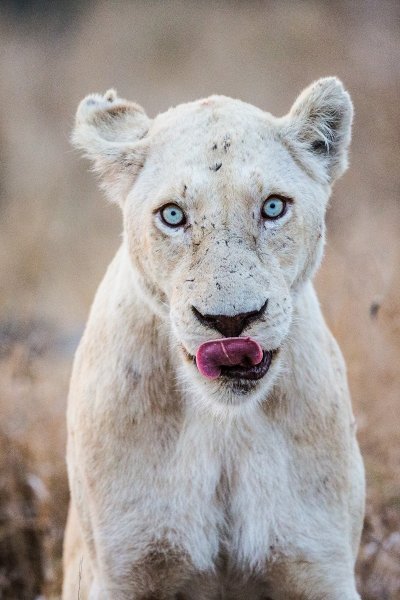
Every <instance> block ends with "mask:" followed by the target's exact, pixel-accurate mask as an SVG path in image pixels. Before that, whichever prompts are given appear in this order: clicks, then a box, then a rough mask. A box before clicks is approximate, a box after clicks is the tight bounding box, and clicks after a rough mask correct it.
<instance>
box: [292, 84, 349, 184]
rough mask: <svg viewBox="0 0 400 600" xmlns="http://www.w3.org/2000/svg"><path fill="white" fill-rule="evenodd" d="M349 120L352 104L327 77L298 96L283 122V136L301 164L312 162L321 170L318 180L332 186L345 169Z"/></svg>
mask: <svg viewBox="0 0 400 600" xmlns="http://www.w3.org/2000/svg"><path fill="white" fill-rule="evenodd" d="M352 120H353V104H352V102H351V99H350V96H349V94H348V93H347V92H346V90H345V89H344V87H343V84H342V83H341V81H339V79H337V78H336V77H326V78H324V79H319V80H318V81H316V82H315V83H313V84H312V85H310V86H309V87H308V88H306V89H305V90H304V91H303V92H302V93H301V94H300V96H299V97H298V98H297V100H296V101H295V103H294V105H293V106H292V108H291V110H290V112H289V114H288V115H287V116H286V117H284V118H283V119H282V125H283V128H282V133H283V135H284V136H285V137H286V139H287V140H288V142H289V144H290V143H291V144H292V147H293V149H294V151H295V152H296V151H297V152H299V153H300V155H299V159H300V161H301V159H302V158H304V157H305V158H306V161H307V162H308V158H312V159H314V161H313V162H314V165H315V166H317V168H318V167H322V172H321V170H320V169H319V168H318V171H319V175H320V178H321V179H322V180H325V182H329V183H333V181H334V180H335V179H337V178H338V177H340V176H341V175H342V174H343V173H344V171H345V170H346V168H347V164H348V148H349V144H350V140H351V124H352ZM304 151H305V152H306V155H304ZM301 153H303V156H301ZM315 160H316V161H318V162H317V163H316V162H315Z"/></svg>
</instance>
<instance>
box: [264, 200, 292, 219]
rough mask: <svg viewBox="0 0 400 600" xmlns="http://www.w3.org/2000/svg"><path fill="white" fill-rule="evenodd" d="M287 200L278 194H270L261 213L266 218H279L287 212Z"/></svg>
mask: <svg viewBox="0 0 400 600" xmlns="http://www.w3.org/2000/svg"><path fill="white" fill-rule="evenodd" d="M286 207H287V202H286V200H283V199H282V198H278V196H270V197H269V198H267V199H266V200H265V202H264V204H263V205H262V209H261V214H262V216H263V217H264V219H272V220H273V219H279V218H280V217H283V215H284V214H285V212H286Z"/></svg>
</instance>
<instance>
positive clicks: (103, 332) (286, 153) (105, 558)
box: [63, 78, 364, 600]
mask: <svg viewBox="0 0 400 600" xmlns="http://www.w3.org/2000/svg"><path fill="white" fill-rule="evenodd" d="M351 121H352V104H351V100H350V97H349V95H348V93H347V92H346V91H345V90H344V89H343V86H342V84H341V83H340V81H338V80H337V79H335V78H327V79H321V80H319V81H317V82H316V83H314V84H313V85H312V86H310V87H309V88H308V89H306V90H305V91H304V92H303V93H302V94H301V95H300V97H299V98H298V99H297V101H296V102H295V104H294V106H293V108H292V109H291V111H290V113H289V114H288V115H287V116H285V117H283V118H275V117H273V116H271V115H270V114H268V113H265V112H263V111H262V110H259V109H257V108H255V107H253V106H251V105H249V104H246V103H243V102H240V101H239V100H232V99H230V98H226V97H223V96H211V97H210V98H207V99H205V100H200V101H197V102H190V103H188V104H183V105H180V106H178V107H176V108H172V109H170V110H168V111H167V112H166V113H164V114H161V115H159V116H157V117H156V118H155V119H153V120H151V119H149V118H148V117H147V116H146V114H145V112H144V111H143V109H142V108H141V107H140V106H138V105H136V104H133V103H131V102H127V101H126V100H122V99H120V98H118V97H117V95H116V93H115V92H114V91H113V90H111V91H109V92H107V93H106V94H105V95H104V96H101V95H97V94H93V95H91V96H88V97H87V98H85V99H84V100H83V101H82V103H81V104H80V106H79V108H78V113H77V118H76V127H75V131H74V143H75V144H76V146H78V147H79V148H81V149H83V150H84V151H85V153H86V155H87V156H88V157H89V158H91V159H92V160H93V162H94V169H95V170H96V171H97V172H98V173H99V174H100V175H101V178H102V185H103V187H104V189H105V190H106V192H107V193H108V195H109V196H110V197H111V198H112V199H113V200H115V201H116V202H118V203H119V205H120V207H121V209H122V213H123V219H124V237H123V242H122V245H121V248H120V249H119V251H118V253H117V255H116V257H115V259H114V260H113V262H112V263H111V265H110V267H109V269H108V271H107V273H106V276H105V278H104V280H103V282H102V284H101V285H100V288H99V290H98V292H97V295H96V299H95V301H94V304H93V307H92V310H91V314H90V318H89V322H88V325H87V328H86V331H85V333H84V336H83V339H82V341H81V344H80V346H79V349H78V351H77V355H76V359H75V364H74V369H73V375H72V380H71V391H70V398H69V408H68V471H69V480H70V487H71V498H72V499H71V507H70V514H69V520H68V526H67V532H66V541H65V552H64V567H65V579H64V592H63V597H64V599H65V600H69V599H71V600H72V599H74V600H76V598H78V594H79V597H80V598H81V599H84V598H90V599H91V600H100V599H111V600H122V599H124V600H125V599H126V600H139V599H140V600H151V599H152V600H173V599H174V600H216V599H219V598H224V599H226V600H228V599H229V600H233V599H236V600H241V599H245V598H246V599H249V600H261V599H263V600H266V599H267V598H268V599H273V600H289V599H293V600H295V599H305V600H356V599H357V598H359V595H358V594H357V591H356V586H355V579H354V562H355V557H356V553H357V549H358V545H359V540H360V532H361V527H362V520H363V512H364V474H363V466H362V461H361V457H360V453H359V449H358V445H357V441H356V437H355V426H354V419H353V416H352V410H351V405H350V399H349V393H348V388H347V382H346V373H345V366H344V363H343V359H342V356H341V353H340V351H339V349H338V347H337V345H336V343H335V340H334V339H333V338H332V335H331V334H330V332H329V330H328V329H327V326H326V324H325V322H324V319H323V317H322V315H321V311H320V308H319V305H318V301H317V298H316V295H315V292H314V289H313V286H312V283H311V278H312V276H313V274H314V272H315V270H316V268H317V267H318V264H319V262H320V259H321V255H322V251H323V245H324V237H325V226H324V214H325V209H326V206H327V202H328V198H329V195H330V192H331V186H332V184H333V182H334V181H335V180H336V179H337V178H338V177H339V176H340V175H341V174H342V173H343V172H344V170H345V168H346V166H347V152H348V146H349V142H350V133H351Z"/></svg>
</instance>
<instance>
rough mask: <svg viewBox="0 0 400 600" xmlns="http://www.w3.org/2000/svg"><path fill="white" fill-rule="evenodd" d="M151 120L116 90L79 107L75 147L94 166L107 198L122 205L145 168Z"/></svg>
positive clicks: (84, 102) (74, 131)
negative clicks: (131, 186)
mask: <svg viewBox="0 0 400 600" xmlns="http://www.w3.org/2000/svg"><path fill="white" fill-rule="evenodd" d="M150 123H151V121H150V119H149V118H148V117H147V115H146V113H145V112H144V110H143V108H142V107H141V106H139V105H138V104H135V103H133V102H128V101H127V100H123V99H122V98H118V96H117V94H116V92H115V91H114V90H108V92H106V93H105V94H104V95H101V94H91V95H90V96H86V98H84V99H83V100H82V102H81V103H80V104H79V106H78V110H77V113H76V119H75V127H74V130H73V133H72V143H73V145H74V146H75V147H77V148H79V149H80V150H83V151H84V153H85V156H87V157H88V158H89V159H90V160H91V161H92V162H93V169H94V171H96V172H97V173H99V175H100V176H101V179H102V187H103V188H104V190H105V191H106V192H107V195H108V196H109V197H110V198H111V199H112V200H113V201H116V202H118V203H121V202H122V201H123V198H124V196H125V195H126V193H127V191H128V189H129V187H130V185H132V182H133V180H134V177H135V175H136V174H137V172H138V171H139V169H140V167H141V166H143V163H144V160H145V156H146V150H147V143H146V140H145V136H146V134H147V132H148V130H149V127H150Z"/></svg>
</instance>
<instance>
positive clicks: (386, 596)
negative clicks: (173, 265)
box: [0, 0, 400, 600]
mask: <svg viewBox="0 0 400 600" xmlns="http://www.w3.org/2000/svg"><path fill="white" fill-rule="evenodd" d="M399 23H400V3H399V2H398V1H396V0H393V1H392V2H391V1H386V0H380V1H379V0H375V1H374V0H365V1H361V0H359V1H355V2H353V1H347V2H345V1H336V0H335V1H331V2H324V1H319V2H317V1H315V2H313V1H303V2H290V1H280V2H279V1H275V2H269V1H264V2H263V1H257V2H256V1H248V2H245V1H242V2H239V1H230V2H228V1H225V2H224V1H218V2H207V1H205V0H204V1H202V2H194V1H191V0H171V1H164V2H163V1H156V0H148V1H131V2H127V1H125V2H122V1H121V2H118V1H116V2H105V1H103V2H102V1H95V0H93V1H91V2H85V1H83V0H81V1H78V0H69V1H65V2H63V1H62V0H58V1H56V0H53V1H52V2H45V1H38V0H36V1H34V0H31V1H24V0H18V1H17V0H15V1H13V2H12V1H7V0H3V1H2V2H1V6H0V78H1V79H0V412H1V424H0V598H4V599H18V600H25V599H27V600H28V599H29V600H30V599H34V598H37V597H39V596H42V597H44V598H57V597H58V595H59V592H60V581H61V569H60V558H61V549H62V536H63V528H64V523H65V517H66V510H67V503H68V487H67V482H66V473H65V464H64V448H65V417H64V413H65V404H66V396H67V390H68V378H69V373H70V368H71V362H72V358H73V352H74V349H75V347H76V344H77V342H78V340H79V337H80V335H81V332H82V329H83V326H84V323H85V319H86V316H87V313H88V309H89V307H90V303H91V301H92V298H93V295H94V292H95V290H96V287H97V285H98V283H99V281H100V279H101V277H102V274H103V273H104V271H105V268H106V266H107V264H108V262H109V261H110V259H111V258H112V256H113V254H114V252H115V251H116V249H117V247H118V245H119V243H120V234H121V219H120V214H119V210H118V208H117V207H115V206H112V205H110V204H108V203H107V202H106V200H105V199H104V198H103V197H102V195H101V193H100V192H99V191H98V188H97V183H96V180H95V177H94V176H93V175H91V174H90V173H89V172H88V168H89V165H88V164H87V163H86V162H85V161H83V160H81V159H80V158H79V157H78V156H77V154H76V152H74V151H73V150H72V149H71V147H70V145H69V135H70V131H71V126H72V123H73V118H74V113H75V109H76V106H77V104H78V102H79V101H80V100H81V98H82V97H83V96H85V95H86V94H87V93H90V92H94V91H98V92H100V91H101V92H104V91H105V90H106V89H107V88H109V87H116V88H117V90H118V91H119V93H120V94H121V95H122V96H123V97H126V98H129V99H131V100H135V101H137V102H139V103H140V104H142V105H143V106H144V107H145V108H146V110H147V112H148V114H149V115H155V114H156V113H157V112H159V111H164V110H166V109H167V108H168V107H169V106H171V105H174V104H177V103H180V102H182V101H188V100H192V99H196V98H198V97H202V96H208V95H210V94H213V93H220V94H225V95H229V96H234V97H239V98H241V99H243V100H245V101H247V102H251V103H254V104H256V105H258V106H259V107H261V108H262V109H265V110H268V111H270V112H272V113H274V114H276V115H282V114H284V113H286V112H287V111H288V110H289V108H290V106H291V104H292V102H293V101H294V99H295V97H296V95H297V94H298V93H299V92H300V91H301V90H302V88H303V87H305V86H306V85H308V84H309V83H311V82H312V81H313V80H314V79H316V78H318V77H321V76H326V75H337V76H339V77H340V78H341V79H342V80H343V81H344V83H345V85H346V87H347V88H348V89H349V91H350V93H351V95H352V98H353V101H354V105H355V122H354V136H353V144H352V152H351V167H350V170H349V171H348V172H347V173H346V175H345V176H344V178H343V179H342V180H341V181H340V182H339V183H338V184H337V185H336V187H335V189H334V194H333V197H332V201H331V207H330V209H329V213H328V217H327V218H328V243H327V248H326V257H325V261H324V263H323V266H322V268H321V270H320V273H319V275H318V277H317V281H316V284H317V288H318V291H319V297H320V300H321V304H322V307H323V310H324V313H325V315H326V318H327V321H328V323H329V325H330V327H331V329H332V330H333V333H334V334H335V336H336V338H337V339H338V341H339V343H340V345H341V348H342V350H343V352H344V355H345V358H346V361H347V365H348V372H349V379H350V387H351V391H352V396H353V401H354V410H355V413H356V417H357V422H358V430H359V439H360V443H361V447H362V452H363V455H364V460H365V465H366V471H367V480H368V498H367V516H366V520H365V527H364V533H363V540H362V547H361V551H360V557H359V561H358V570H357V576H358V584H359V589H360V591H361V593H362V597H363V599H364V600H396V599H399V598H400V435H399V432H400V405H399V395H400V394H399V392H400V374H399V359H400V269H399V263H400V199H399V176H398V172H399V152H398V148H399V141H400V140H399V133H400V119H399V111H398V106H399V91H400V88H399V83H400V36H399Z"/></svg>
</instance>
